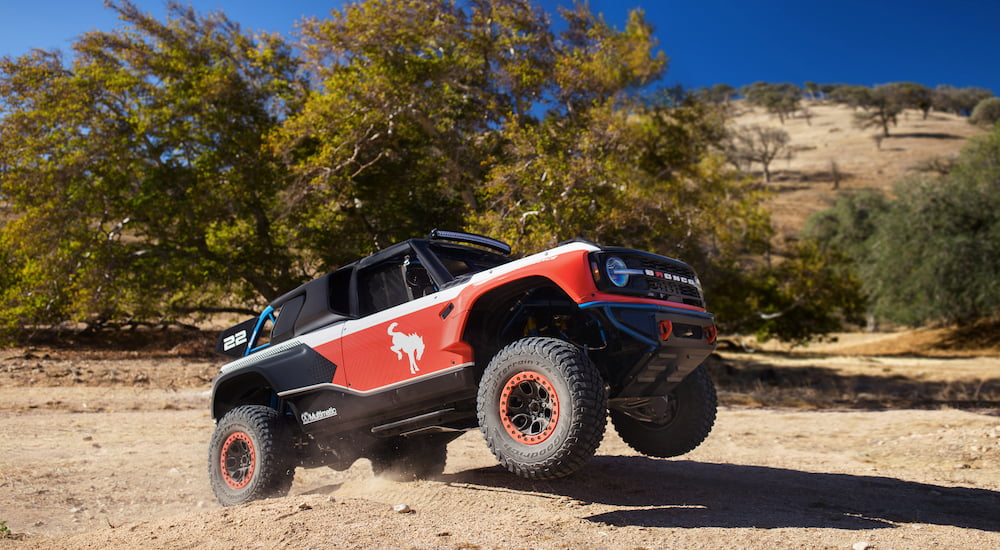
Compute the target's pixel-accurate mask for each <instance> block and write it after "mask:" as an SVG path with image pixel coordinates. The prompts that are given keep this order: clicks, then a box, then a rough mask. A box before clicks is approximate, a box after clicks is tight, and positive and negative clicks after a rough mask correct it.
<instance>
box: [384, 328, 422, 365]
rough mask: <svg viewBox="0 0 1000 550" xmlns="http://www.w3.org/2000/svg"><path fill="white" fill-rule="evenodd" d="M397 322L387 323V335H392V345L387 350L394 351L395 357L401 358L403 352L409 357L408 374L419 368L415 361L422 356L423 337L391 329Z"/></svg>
mask: <svg viewBox="0 0 1000 550" xmlns="http://www.w3.org/2000/svg"><path fill="white" fill-rule="evenodd" d="M398 324H399V323H393V324H391V325H389V330H388V333H389V336H392V347H391V348H389V350H391V351H394V352H396V359H402V358H403V354H404V353H405V354H406V355H407V356H409V358H410V374H416V373H417V372H418V371H419V370H420V368H419V367H417V361H418V360H419V359H420V358H421V357H423V356H424V338H423V337H422V336H420V335H418V334H417V333H415V332H414V333H413V334H405V333H402V332H396V331H394V330H393V329H394V328H396V326H397V325H398Z"/></svg>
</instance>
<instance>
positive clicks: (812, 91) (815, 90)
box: [805, 81, 822, 99]
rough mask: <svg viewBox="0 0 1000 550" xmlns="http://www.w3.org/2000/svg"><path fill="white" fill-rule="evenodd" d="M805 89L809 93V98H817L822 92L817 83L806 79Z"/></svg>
mask: <svg viewBox="0 0 1000 550" xmlns="http://www.w3.org/2000/svg"><path fill="white" fill-rule="evenodd" d="M805 91H806V93H807V94H809V99H819V98H820V97H821V95H822V92H821V91H820V89H819V84H817V83H815V82H812V81H806V83H805Z"/></svg>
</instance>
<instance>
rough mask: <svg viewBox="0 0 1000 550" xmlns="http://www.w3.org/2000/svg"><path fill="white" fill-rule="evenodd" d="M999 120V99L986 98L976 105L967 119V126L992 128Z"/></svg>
mask: <svg viewBox="0 0 1000 550" xmlns="http://www.w3.org/2000/svg"><path fill="white" fill-rule="evenodd" d="M998 120H1000V97H988V98H986V99H984V100H982V101H980V102H979V103H977V104H976V108H975V109H973V110H972V116H970V117H969V124H975V125H977V126H993V125H994V124H996V123H997V121H998Z"/></svg>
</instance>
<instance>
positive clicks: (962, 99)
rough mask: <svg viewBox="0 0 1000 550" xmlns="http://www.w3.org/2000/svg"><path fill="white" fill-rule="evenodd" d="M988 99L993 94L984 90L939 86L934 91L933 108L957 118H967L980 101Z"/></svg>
mask: <svg viewBox="0 0 1000 550" xmlns="http://www.w3.org/2000/svg"><path fill="white" fill-rule="evenodd" d="M990 97H993V92H991V91H989V90H987V89H984V88H977V87H975V86H969V87H968V88H956V87H955V86H948V85H941V86H938V87H937V88H935V89H934V108H935V109H937V110H939V111H944V112H947V113H952V114H956V115H959V116H969V115H971V114H972V110H973V109H975V108H976V105H978V104H979V102H980V101H982V100H984V99H987V98H990Z"/></svg>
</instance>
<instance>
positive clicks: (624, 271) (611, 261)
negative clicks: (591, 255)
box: [604, 256, 629, 286]
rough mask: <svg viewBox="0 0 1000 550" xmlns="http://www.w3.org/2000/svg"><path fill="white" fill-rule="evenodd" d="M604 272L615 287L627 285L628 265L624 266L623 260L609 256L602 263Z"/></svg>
mask: <svg viewBox="0 0 1000 550" xmlns="http://www.w3.org/2000/svg"><path fill="white" fill-rule="evenodd" d="M604 271H606V272H607V273H608V279H609V280H610V281H611V283H612V284H614V285H615V286H625V285H627V284H628V274H629V269H628V265H626V264H625V260H623V259H621V258H619V257H618V256H611V257H609V258H608V259H607V260H605V261H604Z"/></svg>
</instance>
